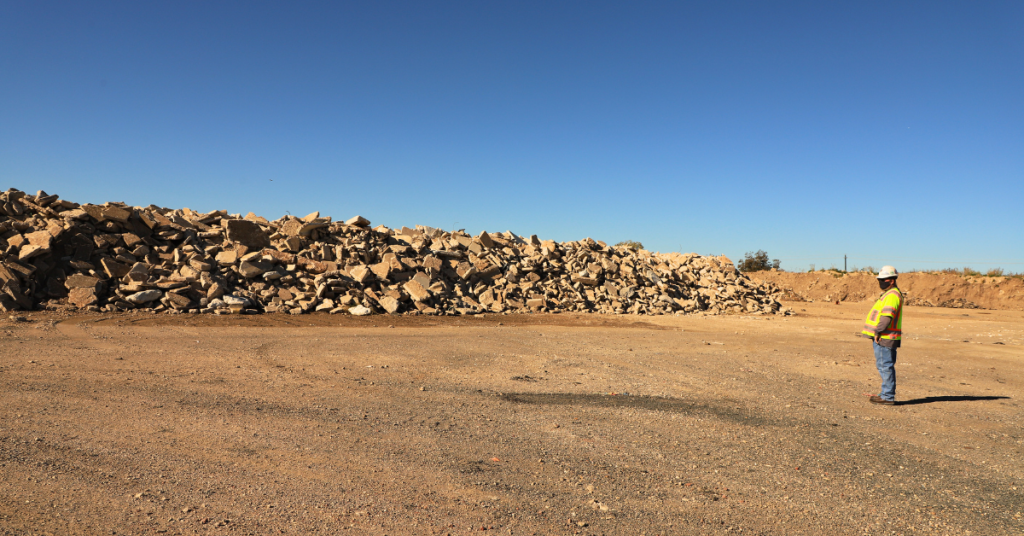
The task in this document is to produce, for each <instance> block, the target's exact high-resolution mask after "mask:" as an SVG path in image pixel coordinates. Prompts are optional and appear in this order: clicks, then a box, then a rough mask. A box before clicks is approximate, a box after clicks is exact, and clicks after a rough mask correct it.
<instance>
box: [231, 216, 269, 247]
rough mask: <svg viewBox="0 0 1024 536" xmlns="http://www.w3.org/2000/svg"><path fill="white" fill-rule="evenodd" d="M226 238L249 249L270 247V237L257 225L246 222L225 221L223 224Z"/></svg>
mask: <svg viewBox="0 0 1024 536" xmlns="http://www.w3.org/2000/svg"><path fill="white" fill-rule="evenodd" d="M225 230H226V231H227V238H228V240H231V241H232V242H238V243H239V244H242V245H243V246H245V247H247V248H249V249H261V248H265V247H269V246H270V236H269V235H267V233H266V231H264V230H263V228H262V227H260V226H259V224H257V223H255V222H252V221H248V220H227V222H226V224H225Z"/></svg>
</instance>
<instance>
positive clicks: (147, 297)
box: [125, 290, 164, 305]
mask: <svg viewBox="0 0 1024 536" xmlns="http://www.w3.org/2000/svg"><path fill="white" fill-rule="evenodd" d="M163 297H164V293H163V292H161V291H159V290H143V291H142V292H136V293H135V294H132V295H131V296H128V297H127V298H125V300H126V301H127V302H128V303H133V304H135V305H142V304H144V303H149V302H151V301H153V300H159V299H160V298H163Z"/></svg>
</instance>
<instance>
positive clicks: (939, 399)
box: [896, 396, 1010, 406]
mask: <svg viewBox="0 0 1024 536" xmlns="http://www.w3.org/2000/svg"><path fill="white" fill-rule="evenodd" d="M1009 398H1010V397H1008V396H926V397H924V398H915V399H913V400H903V401H900V402H896V405H897V406H913V405H916V404H931V403H932V402H971V401H974V400H1007V399H1009Z"/></svg>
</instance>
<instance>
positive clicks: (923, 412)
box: [0, 303, 1024, 535]
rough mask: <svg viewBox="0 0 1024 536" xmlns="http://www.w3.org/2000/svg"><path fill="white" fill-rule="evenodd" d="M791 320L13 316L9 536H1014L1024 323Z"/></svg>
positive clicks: (1023, 529)
mask: <svg viewBox="0 0 1024 536" xmlns="http://www.w3.org/2000/svg"><path fill="white" fill-rule="evenodd" d="M787 305H789V306H791V307H794V308H795V309H796V311H797V312H798V313H799V314H798V316H796V317H790V318H780V317H763V316H724V317H642V318H641V317H633V316H605V315H508V316H501V315H488V316H485V317H456V318H435V317H384V316H375V317H366V318H349V317H338V316H326V315H311V316H302V317H291V316H282V315H263V316H230V317H213V316H192V315H173V316H171V315H151V314H122V315H100V314H94V315H86V316H74V317H70V316H66V315H62V314H61V313H57V312H37V313H28V314H22V315H21V318H20V319H19V318H18V317H14V318H12V319H8V318H4V319H0V534H3V535H27V534H33V535H35V534H119V535H125V534H139V535H142V534H158V533H160V534H279V533H286V534H339V533H352V534H392V535H402V534H468V533H474V534H476V533H485V534H487V533H496V534H630V535H633V534H646V535H655V534H722V533H739V534H772V535H775V534H778V535H788V534H955V535H960V534H1022V533H1024V520H1022V512H1024V495H1022V493H1024V463H1022V462H1021V460H1022V459H1024V455H1022V444H1024V430H1022V426H1021V424H1022V416H1021V407H1020V399H1021V395H1022V386H1024V372H1022V368H1021V364H1022V361H1024V346H1022V339H1024V328H1022V326H1024V313H1021V312H1019V311H984V312H979V311H970V312H967V313H965V312H964V311H963V310H954V309H942V308H917V307H909V308H908V309H907V313H906V320H905V321H904V328H905V330H906V332H907V334H908V335H907V340H906V342H905V346H904V348H902V349H901V350H900V353H899V362H898V364H897V372H898V375H899V387H898V391H897V397H898V400H900V401H901V404H899V405H897V406H893V407H885V406H874V405H871V404H869V403H868V402H867V396H865V395H869V394H871V393H874V392H875V391H876V390H877V387H878V383H879V382H878V376H877V372H876V371H875V369H874V363H873V357H872V354H871V348H870V343H869V342H868V341H866V340H864V339H859V338H857V337H855V333H856V332H857V331H858V329H859V325H860V323H861V319H862V316H863V313H864V311H865V310H866V309H867V308H868V307H870V304H843V305H839V306H836V305H827V304H817V303H815V304H809V303H808V304H801V303H795V304H787ZM952 330H955V331H952Z"/></svg>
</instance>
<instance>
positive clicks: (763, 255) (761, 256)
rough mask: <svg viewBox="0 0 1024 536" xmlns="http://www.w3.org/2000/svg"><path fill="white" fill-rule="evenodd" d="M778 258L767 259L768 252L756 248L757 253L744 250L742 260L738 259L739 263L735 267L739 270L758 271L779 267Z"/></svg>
mask: <svg viewBox="0 0 1024 536" xmlns="http://www.w3.org/2000/svg"><path fill="white" fill-rule="evenodd" d="M780 264H781V263H780V262H779V259H772V260H771V261H769V260H768V253H767V252H766V251H765V250H763V249H759V250H757V253H751V252H749V251H748V252H746V253H745V254H744V255H743V260H742V261H740V265H739V266H738V267H737V268H739V271H741V272H760V271H762V270H771V269H773V268H774V269H776V270H778V269H779V265H780Z"/></svg>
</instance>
